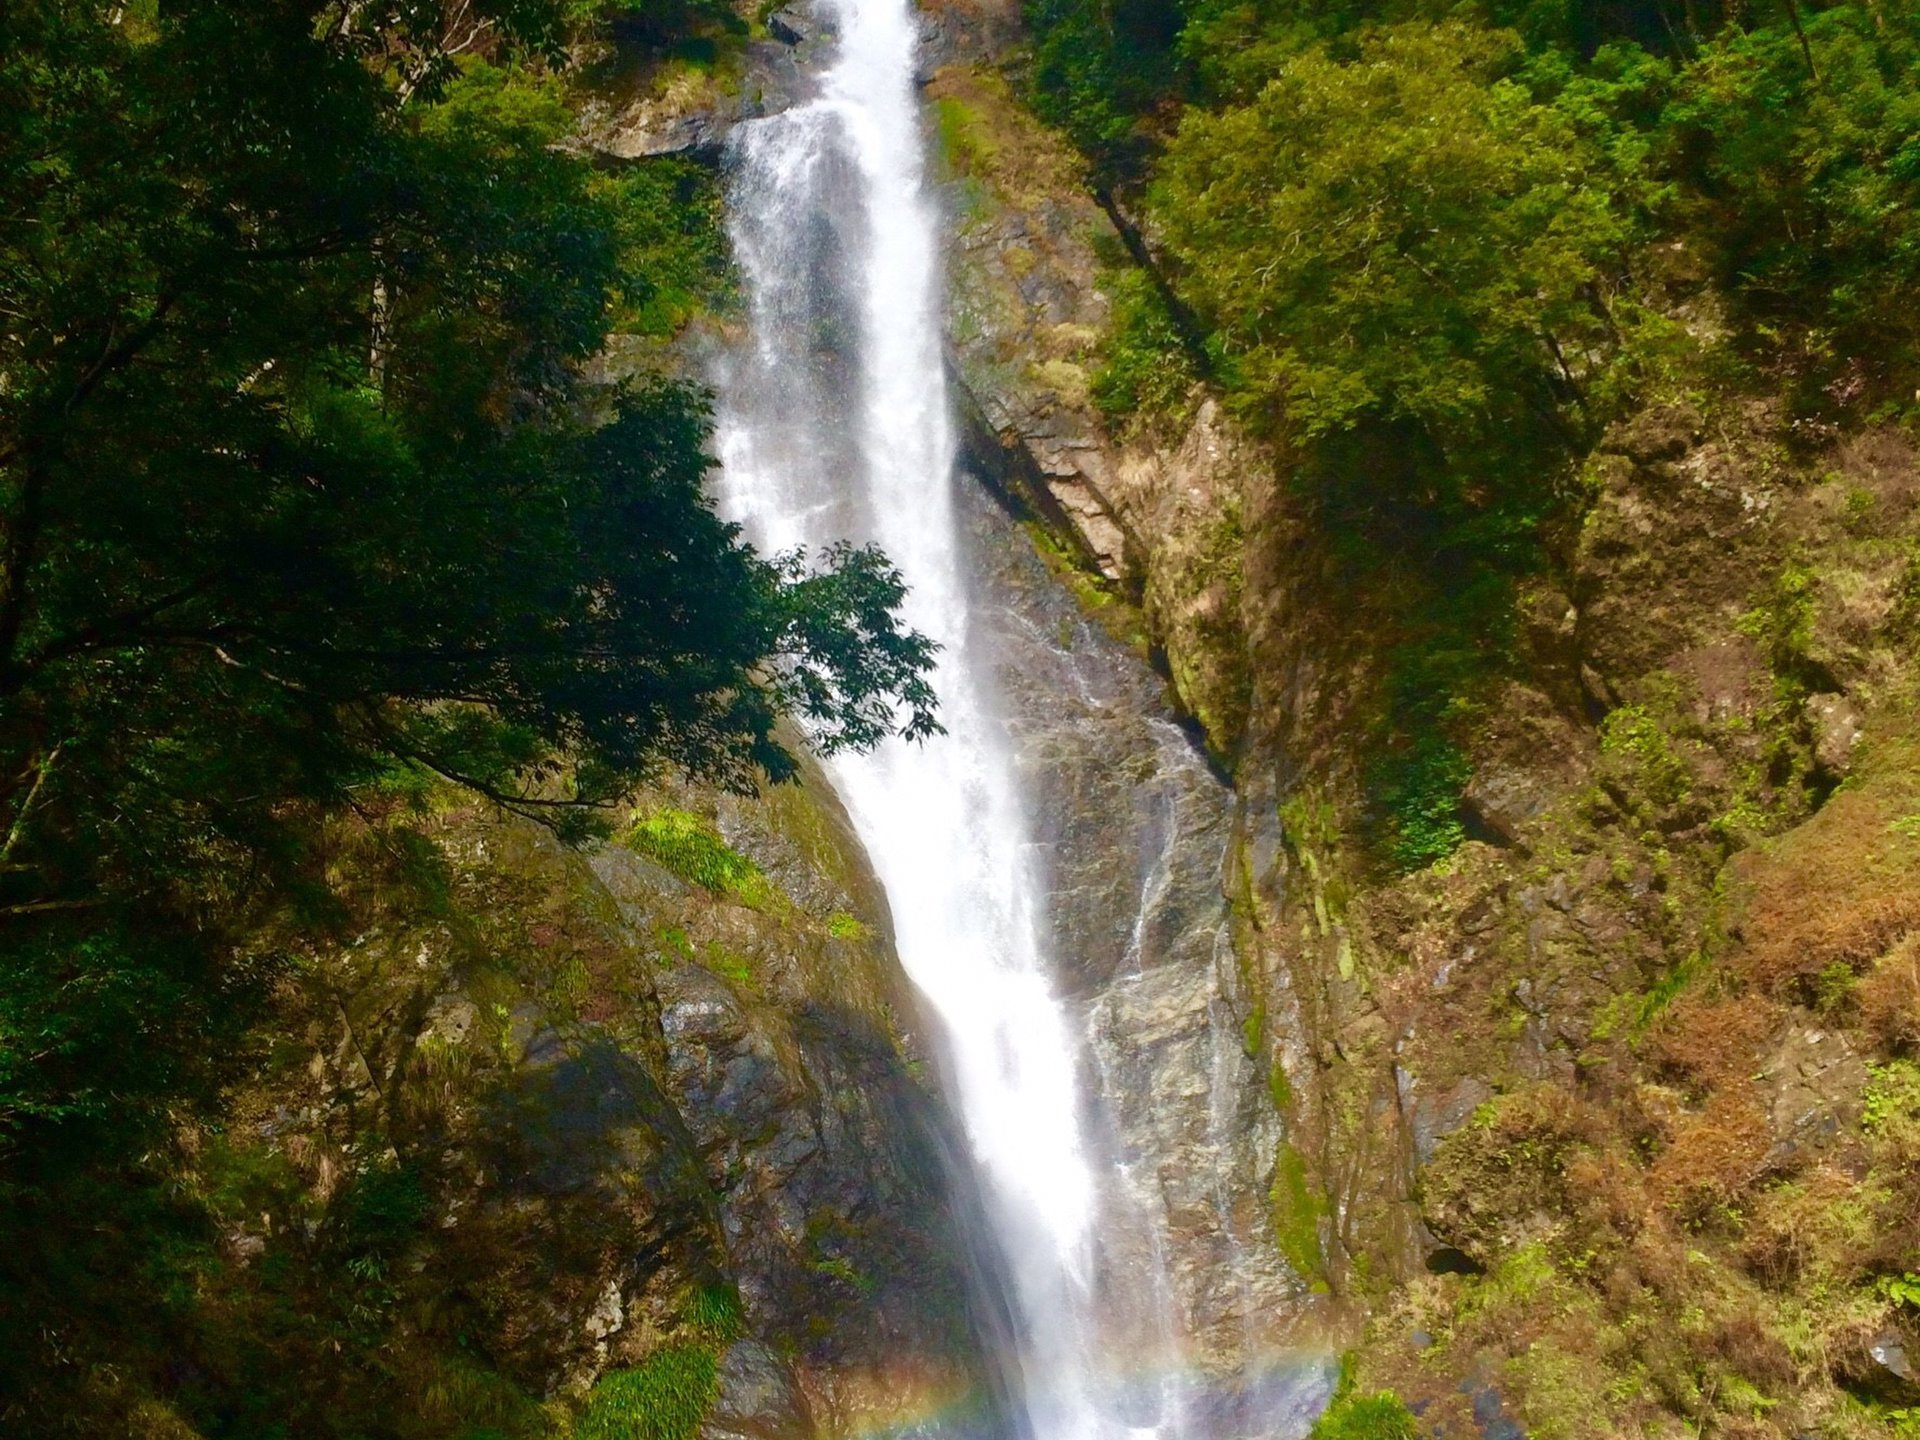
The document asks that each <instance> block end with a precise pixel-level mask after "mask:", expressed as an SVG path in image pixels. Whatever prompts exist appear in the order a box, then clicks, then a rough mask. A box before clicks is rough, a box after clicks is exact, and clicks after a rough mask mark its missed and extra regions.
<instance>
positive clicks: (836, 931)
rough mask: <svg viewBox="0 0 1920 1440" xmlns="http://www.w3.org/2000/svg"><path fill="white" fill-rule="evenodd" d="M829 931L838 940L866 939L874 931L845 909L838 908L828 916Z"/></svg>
mask: <svg viewBox="0 0 1920 1440" xmlns="http://www.w3.org/2000/svg"><path fill="white" fill-rule="evenodd" d="M827 933H828V934H829V935H831V936H833V938H834V939H836V940H865V939H868V938H869V937H870V936H872V934H873V931H872V930H871V929H870V928H868V927H867V926H866V925H864V924H862V923H861V922H860V921H859V920H857V919H855V918H854V917H853V916H851V915H849V914H847V912H846V911H844V910H836V911H834V912H833V914H831V915H829V916H828V917H827Z"/></svg>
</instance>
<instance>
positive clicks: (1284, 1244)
mask: <svg viewBox="0 0 1920 1440" xmlns="http://www.w3.org/2000/svg"><path fill="white" fill-rule="evenodd" d="M1267 1201H1268V1204H1269V1206H1270V1207H1271V1210H1272V1214H1273V1236H1274V1241H1275V1243H1276V1244H1278V1245H1279V1247H1280V1253H1281V1254H1282V1255H1283V1256H1285V1257H1286V1261H1287V1264H1289V1265H1290V1266H1292V1267H1293V1270H1294V1272H1295V1273H1296V1274H1298V1275H1299V1276H1300V1277H1301V1278H1302V1279H1303V1280H1307V1281H1309V1282H1311V1283H1312V1285H1313V1288H1314V1290H1315V1291H1316V1292H1323V1291H1325V1289H1326V1288H1327V1285H1326V1279H1325V1275H1324V1271H1325V1268H1326V1262H1325V1259H1324V1257H1323V1255H1322V1253H1321V1249H1320V1219H1321V1217H1322V1216H1323V1215H1324V1214H1325V1213H1326V1208H1327V1207H1326V1202H1325V1201H1324V1200H1323V1199H1322V1198H1321V1197H1320V1195H1319V1194H1318V1193H1317V1192H1316V1191H1315V1190H1314V1188H1313V1180H1312V1177H1311V1176H1310V1175H1309V1174H1308V1172H1307V1160H1306V1157H1305V1156H1304V1155H1302V1154H1301V1153H1300V1152H1299V1151H1298V1150H1296V1149H1295V1148H1294V1147H1293V1146H1292V1145H1289V1144H1287V1143H1286V1142H1285V1141H1282V1142H1281V1145H1280V1152H1279V1154H1277V1155H1275V1156H1274V1160H1273V1186H1272V1188H1271V1189H1270V1190H1269V1191H1268V1192H1267Z"/></svg>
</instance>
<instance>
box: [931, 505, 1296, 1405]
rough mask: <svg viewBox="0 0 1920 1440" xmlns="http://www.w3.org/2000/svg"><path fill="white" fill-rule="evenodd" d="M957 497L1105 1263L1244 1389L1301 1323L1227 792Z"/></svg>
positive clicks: (1009, 542)
mask: <svg viewBox="0 0 1920 1440" xmlns="http://www.w3.org/2000/svg"><path fill="white" fill-rule="evenodd" d="M963 500H964V503H965V505H966V508H967V511H968V516H969V522H970V542H971V544H972V545H973V546H974V547H975V551H976V553H977V554H978V556H979V563H980V566H981V570H982V573H983V574H984V576H985V577H986V581H987V585H986V589H987V593H988V594H989V596H990V597H991V599H992V600H993V602H994V603H993V605H992V606H991V608H990V614H991V617H992V625H993V643H994V645H995V647H996V650H997V653H998V657H999V662H1000V663H999V668H998V675H999V682H1000V685H1001V688H1002V691H1003V695H1004V698H1005V703H1006V705H1007V708H1008V710H1009V712H1010V714H1011V716H1012V725H1013V730H1014V735H1015V741H1016V748H1017V751H1018V753H1019V755H1020V756H1021V766H1022V771H1023V774H1024V776H1025V777H1026V783H1027V786H1028V790H1029V794H1030V795H1031V796H1032V797H1033V799H1032V802H1031V803H1032V806H1033V811H1032V813H1033V814H1034V815H1035V816H1036V817H1037V819H1038V821H1039V825H1040V829H1039V834H1038V837H1037V838H1038V841H1039V843H1040V844H1041V845H1042V847H1043V849H1044V852H1045V857H1046V859H1045V863H1046V870H1047V874H1048V876H1049V894H1050V897H1051V917H1050V918H1051V928H1050V936H1049V939H1050V949H1051V954H1052V958H1053V960H1054V962H1055V965H1056V967H1057V974H1058V975H1059V977H1060V981H1059V983H1060V984H1061V986H1062V987H1063V989H1064V991H1065V993H1066V995H1067V996H1068V998H1069V1002H1070V1005H1071V1008H1072V1013H1073V1014H1074V1015H1075V1016H1076V1017H1077V1018H1078V1024H1079V1029H1080V1033H1081V1034H1082V1036H1083V1037H1084V1043H1085V1046H1086V1050H1085V1053H1084V1056H1083V1058H1082V1065H1083V1070H1084V1074H1085V1083H1086V1086H1087V1088H1088V1089H1089V1090H1090V1091H1092V1092H1093V1093H1094V1094H1096V1095H1098V1097H1099V1098H1100V1101H1101V1106H1102V1109H1103V1110H1104V1112H1105V1114H1106V1115H1107V1116H1108V1117H1109V1118H1110V1128H1108V1129H1107V1130H1106V1131H1104V1132H1103V1133H1101V1134H1099V1135H1098V1136H1096V1143H1097V1144H1098V1145H1099V1147H1100V1149H1101V1151H1102V1153H1103V1155H1104V1156H1105V1157H1106V1158H1108V1159H1110V1160H1112V1161H1113V1162H1115V1165H1114V1169H1113V1172H1112V1179H1111V1181H1110V1183H1109V1188H1108V1191H1107V1193H1106V1195H1105V1197H1104V1203H1105V1206H1106V1211H1107V1214H1106V1217H1105V1219H1104V1220H1103V1234H1102V1237H1101V1240H1102V1250H1103V1254H1102V1256H1101V1263H1102V1264H1103V1265H1104V1266H1108V1267H1116V1268H1118V1267H1125V1268H1126V1269H1127V1270H1128V1271H1130V1272H1131V1273H1133V1274H1135V1275H1138V1274H1152V1273H1153V1272H1154V1271H1155V1270H1156V1269H1161V1270H1163V1271H1164V1274H1165V1276H1166V1284H1167V1286H1168V1290H1169V1300H1170V1306H1169V1312H1170V1315H1171V1317H1172V1320H1173V1324H1174V1326H1175V1332H1176V1333H1175V1336H1174V1337H1173V1338H1174V1339H1175V1340H1176V1341H1177V1342H1178V1343H1180V1344H1181V1345H1182V1346H1183V1347H1184V1348H1185V1349H1186V1351H1187V1353H1188V1354H1189V1357H1190V1359H1191V1360H1192V1361H1193V1362H1194V1363H1195V1364H1197V1366H1198V1367H1199V1369H1200V1370H1201V1372H1203V1374H1204V1375H1207V1376H1211V1377H1214V1379H1215V1380H1217V1381H1221V1382H1225V1381H1227V1380H1228V1378H1229V1377H1231V1378H1232V1379H1233V1381H1234V1382H1235V1383H1251V1380H1252V1377H1254V1376H1256V1375H1258V1374H1261V1373H1263V1372H1264V1370H1265V1369H1266V1367H1267V1366H1268V1365H1269V1364H1270V1363H1271V1357H1272V1355H1273V1353H1275V1352H1277V1351H1280V1350H1282V1349H1283V1348H1285V1347H1286V1346H1288V1345H1289V1344H1291V1343H1294V1342H1295V1341H1296V1340H1298V1339H1299V1333H1298V1331H1299V1326H1300V1322H1301V1321H1302V1317H1303V1315H1304V1314H1305V1313H1306V1312H1307V1311H1308V1310H1309V1309H1310V1308H1311V1307H1310V1306H1308V1305H1306V1304H1304V1303H1303V1300H1304V1297H1305V1295H1306V1291H1307V1283H1306V1281H1305V1280H1303V1279H1302V1278H1301V1277H1300V1276H1298V1275H1297V1274H1295V1273H1294V1272H1293V1271H1292V1270H1291V1269H1290V1268H1289V1267H1288V1265H1287V1263H1286V1261H1285V1260H1284V1259H1283V1258H1282V1256H1281V1255H1280V1252H1279V1251H1278V1250H1277V1249H1276V1248H1275V1246H1274V1245H1273V1243H1272V1240H1271V1238H1270V1234H1269V1229H1268V1225H1269V1221H1268V1213H1267V1198H1266V1197H1267V1189H1268V1185H1269V1182H1270V1178H1271V1175H1272V1171H1273V1165H1274V1156H1275V1151H1276V1148H1277V1146H1278V1144H1279V1142H1280V1139H1281V1135H1282V1130H1283V1126H1282V1122H1281V1118H1280V1116H1279V1115H1278V1114H1277V1113H1276V1111H1275V1110H1274V1108H1273V1105H1272V1101H1271V1099H1270V1098H1269V1097H1268V1095H1267V1092H1266V1087H1265V1085H1264V1083H1263V1077H1262V1076H1261V1075H1260V1074H1258V1073H1257V1071H1256V1068H1255V1064H1254V1061H1253V1059H1252V1058H1251V1056H1250V1054H1249V1050H1248V1045H1247V1038H1246V1037H1247V1027H1246V1016H1247V1007H1248V1004H1249V1003H1250V1001H1249V996H1248V995H1247V993H1246V990H1245V986H1244V983H1243V981H1242V977H1241V975H1240V972H1239V968H1238V961H1237V959H1236V953H1235V950H1234V945H1233V935H1232V913H1231V907H1230V906H1229V904H1228V902H1227V898H1226V891H1225V888H1224V879H1225V876H1224V871H1223V867H1224V864H1225V862H1226V858H1227V854H1228V844H1229V839H1230V831H1231V827H1232V818H1233V807H1232V797H1231V793H1230V792H1229V790H1228V789H1227V787H1226V786H1225V785H1224V784H1223V783H1222V782H1221V781H1220V779H1219V778H1218V777H1217V776H1216V775H1215V774H1214V773H1213V772H1212V770H1211V769H1210V768H1209V765H1208V762H1207V760H1206V758H1205V756H1204V754H1203V753H1202V752H1201V750H1200V749H1199V747H1198V745H1197V744H1196V743H1195V741H1194V739H1193V737H1192V736H1191V734H1190V733H1189V732H1188V731H1187V730H1186V729H1184V728H1183V727H1182V725H1181V724H1180V723H1179V721H1178V717H1177V716H1176V714H1175V712H1174V711H1173V710H1172V709H1171V708H1170V707H1169V706H1168V704H1167V701H1166V699H1165V682H1164V681H1163V680H1162V679H1161V677H1160V676H1158V675H1157V674H1156V673H1155V672H1154V671H1153V670H1152V669H1151V667H1150V666H1148V665H1147V664H1146V662H1145V660H1144V659H1143V658H1142V657H1141V656H1140V655H1138V654H1137V653H1134V652H1132V651H1129V650H1128V649H1127V648H1126V647H1125V646H1124V645H1122V644H1121V643H1119V642H1118V641H1116V640H1115V639H1114V638H1113V637H1111V636H1109V635H1108V634H1107V633H1106V632H1105V631H1104V630H1103V629H1102V628H1101V627H1099V626H1098V625H1097V624H1095V623H1093V622H1092V621H1091V620H1090V619H1089V618H1088V617H1087V616H1086V615H1085V614H1084V613H1082V611H1081V610H1080V608H1079V607H1078V605H1077V604H1076V603H1075V601H1074V599H1073V597H1072V595H1071V594H1070V593H1069V592H1068V591H1067V590H1066V589H1065V588H1064V587H1062V586H1061V585H1060V584H1059V583H1058V581H1057V580H1056V579H1055V578H1054V577H1053V575H1052V574H1050V572H1049V571H1048V569H1047V567H1046V565H1045V563H1044V562H1043V561H1042V560H1041V558H1040V557H1039V555H1038V554H1037V553H1036V552H1035V551H1034V549H1033V546H1032V543H1031V541H1030V540H1029V539H1028V537H1027V536H1026V535H1025V534H1024V533H1023V532H1022V531H1021V530H1020V528H1019V527H1017V526H1016V525H1015V524H1013V523H1012V522H1011V521H1010V520H1008V519H1007V517H1006V516H1005V514H1004V512H1002V511H1001V510H1000V509H999V508H998V507H997V506H996V505H994V504H993V503H992V502H991V501H990V500H989V499H988V498H987V495H986V493H985V491H984V490H983V489H970V490H968V491H967V492H966V493H965V495H964V496H963ZM1161 1237H1164V1238H1161ZM1155 1251H1158V1253H1153V1252H1155ZM1138 1318H1140V1317H1136V1319H1138ZM1150 1319H1151V1317H1145V1320H1143V1321H1142V1323H1145V1322H1146V1321H1150ZM1163 1338H1164V1337H1155V1336H1152V1335H1146V1334H1140V1335H1136V1336H1135V1337H1133V1341H1132V1343H1134V1344H1138V1345H1143V1346H1147V1347H1151V1346H1152V1345H1153V1344H1155V1343H1159V1342H1160V1341H1161V1340H1162V1339H1163ZM1301 1383H1302V1384H1305V1385H1307V1386H1308V1388H1311V1386H1312V1385H1313V1384H1317V1383H1318V1381H1317V1380H1316V1379H1314V1377H1312V1376H1308V1377H1307V1378H1306V1379H1304V1380H1302V1381H1301ZM1270 1398H1273V1397H1270ZM1207 1403H1219V1404H1225V1403H1227V1401H1226V1400H1225V1399H1223V1398H1222V1396H1221V1395H1219V1394H1213V1395H1211V1396H1210V1398H1209V1399H1208V1401H1207ZM1288 1413H1289V1411H1288V1407H1287V1406H1285V1405H1281V1404H1277V1403H1276V1404H1274V1405H1273V1406H1272V1407H1271V1409H1270V1410H1269V1411H1267V1412H1266V1413H1265V1415H1264V1418H1261V1419H1254V1420H1248V1421H1247V1423H1248V1424H1250V1425H1252V1426H1253V1428H1252V1429H1251V1430H1249V1431H1248V1432H1247V1433H1250V1434H1287V1433H1293V1431H1292V1430H1290V1429H1289V1428H1288V1426H1289V1425H1290V1424H1291V1423H1292V1422H1291V1421H1288V1420H1287V1419H1286V1418H1285V1417H1286V1415H1287V1414H1288ZM1302 1428H1304V1427H1302Z"/></svg>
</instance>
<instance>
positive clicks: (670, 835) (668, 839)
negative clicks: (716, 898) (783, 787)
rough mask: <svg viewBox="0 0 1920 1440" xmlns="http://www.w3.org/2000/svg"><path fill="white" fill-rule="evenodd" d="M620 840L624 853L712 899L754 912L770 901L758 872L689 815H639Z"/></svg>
mask: <svg viewBox="0 0 1920 1440" xmlns="http://www.w3.org/2000/svg"><path fill="white" fill-rule="evenodd" d="M623 838H624V841H625V844H626V845H627V848H628V849H630V850H633V851H636V852H637V853H639V854H641V855H645V856H646V857H647V858H648V859H649V860H652V861H654V862H655V863H656V864H658V865H659V866H661V867H662V868H663V869H666V870H670V871H672V872H673V873H674V874H675V875H678V876H679V877H680V878H681V879H682V880H685V881H688V882H689V883H691V884H694V885H698V886H701V887H702V888H703V889H707V890H711V891H713V892H714V894H716V895H725V896H727V897H729V898H730V899H734V900H738V901H740V902H741V903H742V904H745V905H751V906H754V907H755V908H756V909H757V908H759V907H761V906H763V905H765V904H767V902H768V901H770V900H771V899H772V898H773V887H772V885H770V884H769V883H768V882H767V877H766V876H765V875H764V874H762V873H761V870H760V867H759V866H758V865H756V864H754V863H753V861H751V860H749V859H748V858H747V857H746V856H744V855H742V854H741V853H740V852H739V851H738V850H735V849H734V848H733V847H732V846H731V845H729V844H727V842H726V841H725V840H722V839H721V838H720V835H719V833H718V832H717V831H716V830H714V828H713V827H712V826H711V825H709V824H708V823H707V822H706V821H705V820H702V819H701V818H700V817H699V816H698V815H695V814H693V813H692V812H691V811H687V810H674V809H670V808H665V807H663V808H661V809H658V810H650V811H645V812H641V813H639V814H636V815H635V816H634V817H633V824H632V826H631V827H630V828H629V829H628V831H627V833H626V835H625V836H624V837H623Z"/></svg>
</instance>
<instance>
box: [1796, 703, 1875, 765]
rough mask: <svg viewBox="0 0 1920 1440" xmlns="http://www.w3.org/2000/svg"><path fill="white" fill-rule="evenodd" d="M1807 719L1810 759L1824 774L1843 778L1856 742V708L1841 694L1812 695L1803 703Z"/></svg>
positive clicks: (1859, 719)
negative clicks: (1811, 757) (1811, 744)
mask: <svg viewBox="0 0 1920 1440" xmlns="http://www.w3.org/2000/svg"><path fill="white" fill-rule="evenodd" d="M1807 720H1808V722H1809V723H1810V724H1811V725H1812V726H1813V758H1814V759H1815V760H1816V761H1818V762H1819V765H1820V768H1821V769H1822V770H1825V771H1826V772H1827V773H1828V774H1830V775H1845V774H1846V773H1847V772H1848V771H1850V770H1851V769H1852V768H1853V755H1854V749H1855V747H1856V746H1858V745H1859V743H1860V735H1861V727H1862V722H1863V717H1862V716H1861V714H1860V707H1859V706H1857V705H1855V704H1854V703H1853V701H1851V700H1849V699H1848V698H1847V697H1846V696H1845V695H1815V696H1813V697H1812V698H1811V699H1809V700H1808V701H1807Z"/></svg>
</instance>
